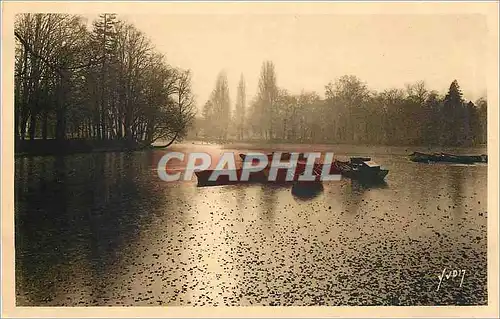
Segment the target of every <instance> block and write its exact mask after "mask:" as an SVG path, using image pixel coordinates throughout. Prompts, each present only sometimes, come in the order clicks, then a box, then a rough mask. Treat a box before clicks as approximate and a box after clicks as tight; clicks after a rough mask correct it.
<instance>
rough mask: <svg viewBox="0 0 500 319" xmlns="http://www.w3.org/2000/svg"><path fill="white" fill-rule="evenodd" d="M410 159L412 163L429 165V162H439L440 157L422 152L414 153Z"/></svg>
mask: <svg viewBox="0 0 500 319" xmlns="http://www.w3.org/2000/svg"><path fill="white" fill-rule="evenodd" d="M409 157H410V160H411V161H412V162H419V163H429V162H437V161H439V157H438V156H436V155H434V154H426V153H420V152H413V153H412V154H410V155H409Z"/></svg>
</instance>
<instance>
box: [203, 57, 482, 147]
mask: <svg viewBox="0 0 500 319" xmlns="http://www.w3.org/2000/svg"><path fill="white" fill-rule="evenodd" d="M237 92H238V93H237V94H238V96H237V98H236V105H235V111H234V112H230V110H231V105H230V98H229V89H228V83H227V78H226V76H225V74H224V73H221V74H220V75H219V76H218V78H217V84H216V88H215V89H214V91H213V93H212V95H211V97H210V99H209V101H207V103H206V104H205V107H204V111H203V118H202V120H201V121H198V124H197V127H196V128H195V129H196V130H197V134H198V137H204V138H206V139H210V140H227V139H237V140H252V139H254V140H255V139H258V140H265V141H275V142H278V141H280V142H286V141H290V142H299V143H353V144H386V145H448V146H466V145H477V144H485V143H486V141H487V130H486V120H487V103H486V99H485V98H481V99H479V100H478V101H476V102H472V101H465V100H464V98H463V95H462V92H461V90H460V87H459V85H458V83H457V81H453V82H452V83H451V85H450V88H449V91H448V92H447V94H446V95H444V96H442V95H440V94H439V93H438V92H436V91H433V90H429V89H427V88H426V86H425V84H424V83H423V82H418V83H414V84H408V85H406V87H405V88H404V89H388V90H384V91H382V92H375V91H372V90H370V89H369V88H368V86H367V85H366V83H364V82H362V81H361V80H360V79H358V78H357V77H355V76H351V75H346V76H342V77H340V78H339V79H337V80H335V81H334V82H331V83H328V84H327V85H326V86H325V98H321V97H320V96H319V95H318V94H316V93H314V92H303V93H301V94H299V95H293V94H290V93H289V92H287V91H286V90H284V89H282V88H279V87H278V85H277V76H276V72H275V68H274V64H273V63H272V62H270V61H266V62H264V63H263V65H262V69H261V72H260V77H259V84H258V91H257V94H256V95H255V97H254V98H253V99H252V101H251V103H250V105H249V106H248V108H246V95H245V82H244V79H243V76H242V77H241V79H240V83H239V84H238V91H237ZM246 109H247V110H246Z"/></svg>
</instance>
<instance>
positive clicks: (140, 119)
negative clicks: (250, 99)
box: [15, 14, 195, 145]
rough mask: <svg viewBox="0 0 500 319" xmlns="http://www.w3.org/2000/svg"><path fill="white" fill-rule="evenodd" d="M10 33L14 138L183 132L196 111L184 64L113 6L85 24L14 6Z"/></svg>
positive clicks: (149, 138) (148, 139)
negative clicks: (174, 60)
mask: <svg viewBox="0 0 500 319" xmlns="http://www.w3.org/2000/svg"><path fill="white" fill-rule="evenodd" d="M15 38H16V49H15V50H16V52H15V136H16V139H17V141H25V140H35V139H43V140H48V139H55V140H60V141H61V140H67V139H86V140H101V141H114V140H116V141H125V142H126V143H131V144H144V145H148V144H151V143H153V142H154V141H156V140H167V141H174V140H176V139H180V138H182V137H183V136H185V134H186V132H187V128H188V126H189V124H190V123H191V121H192V120H193V118H194V115H195V105H194V99H193V94H192V92H191V74H190V71H188V70H182V69H179V68H176V67H173V66H171V65H169V64H167V63H166V61H165V57H164V56H163V55H162V54H160V53H158V52H157V51H156V50H155V48H154V46H153V45H152V43H151V42H150V40H149V39H148V38H147V37H146V35H144V34H143V33H142V32H141V31H139V30H138V29H136V28H135V27H134V26H133V25H132V24H130V23H127V22H124V21H121V20H119V19H118V18H117V16H116V15H115V14H101V15H99V17H98V18H97V19H96V20H95V21H93V23H92V26H91V27H88V26H87V23H86V20H85V19H84V18H82V17H81V16H78V15H69V14H20V15H18V16H17V17H16V23H15Z"/></svg>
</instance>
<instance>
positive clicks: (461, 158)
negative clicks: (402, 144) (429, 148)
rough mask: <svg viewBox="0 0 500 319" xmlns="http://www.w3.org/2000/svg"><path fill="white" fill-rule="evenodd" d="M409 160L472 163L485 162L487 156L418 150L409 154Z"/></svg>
mask: <svg viewBox="0 0 500 319" xmlns="http://www.w3.org/2000/svg"><path fill="white" fill-rule="evenodd" d="M409 157H410V160H411V161H413V162H420V163H431V162H445V163H459V164H473V163H487V162H488V156H487V155H485V154H482V155H455V154H448V153H434V154H426V153H420V152H413V153H412V154H410V156H409Z"/></svg>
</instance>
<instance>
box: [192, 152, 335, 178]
mask: <svg viewBox="0 0 500 319" xmlns="http://www.w3.org/2000/svg"><path fill="white" fill-rule="evenodd" d="M266 155H267V158H268V164H267V167H266V168H264V169H263V170H262V171H259V172H251V173H250V177H249V179H248V180H244V181H243V180H241V176H242V172H243V168H237V169H235V173H236V180H231V179H230V177H229V175H230V173H232V172H230V171H229V170H221V171H220V173H221V174H220V175H219V176H218V177H217V178H216V179H215V180H213V181H212V180H210V177H211V176H212V174H213V173H215V172H216V170H204V171H197V172H195V174H196V177H197V179H198V186H216V185H231V184H239V183H275V184H287V183H292V184H294V185H298V186H299V185H300V186H312V185H315V184H318V183H321V174H322V171H323V163H321V162H316V163H314V166H313V169H312V175H313V176H314V180H310V181H303V180H299V177H300V176H301V175H303V174H304V172H305V171H306V169H307V160H306V159H305V157H304V156H303V154H300V155H299V160H298V162H297V166H296V168H295V171H294V172H293V176H292V178H287V177H288V169H286V168H279V169H278V170H277V174H276V179H275V180H269V172H270V165H271V160H272V157H273V153H270V154H266ZM239 157H240V158H241V159H242V161H243V162H244V161H245V160H246V159H247V154H239ZM287 159H290V153H282V156H281V160H287ZM253 162H254V163H255V162H257V160H256V159H254V161H253ZM339 173H340V171H338V170H337V169H336V167H335V165H333V164H332V165H331V166H330V171H329V174H331V175H333V174H339ZM233 175H234V174H233ZM288 179H290V180H288Z"/></svg>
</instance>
